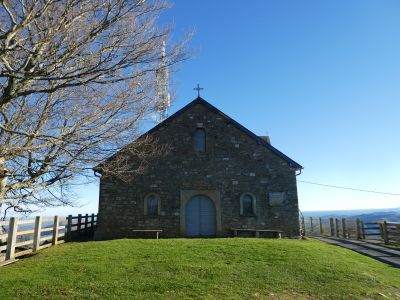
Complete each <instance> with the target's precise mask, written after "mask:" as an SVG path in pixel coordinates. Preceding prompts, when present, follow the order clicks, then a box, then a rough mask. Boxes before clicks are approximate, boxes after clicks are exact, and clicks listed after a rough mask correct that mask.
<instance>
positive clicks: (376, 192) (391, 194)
mask: <svg viewBox="0 0 400 300" xmlns="http://www.w3.org/2000/svg"><path fill="white" fill-rule="evenodd" d="M297 181H299V182H302V183H308V184H314V185H320V186H325V187H330V188H335V189H343V190H351V191H357V192H364V193H374V194H381V195H390V196H400V194H396V193H386V192H378V191H371V190H363V189H356V188H351V187H345V186H338V185H331V184H324V183H318V182H312V181H306V180H297Z"/></svg>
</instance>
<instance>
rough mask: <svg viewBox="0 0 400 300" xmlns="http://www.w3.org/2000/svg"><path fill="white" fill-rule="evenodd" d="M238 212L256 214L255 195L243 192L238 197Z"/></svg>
mask: <svg viewBox="0 0 400 300" xmlns="http://www.w3.org/2000/svg"><path fill="white" fill-rule="evenodd" d="M240 214H241V215H242V216H254V215H255V214H256V197H255V196H254V195H253V194H251V193H244V194H243V195H242V196H241V197H240Z"/></svg>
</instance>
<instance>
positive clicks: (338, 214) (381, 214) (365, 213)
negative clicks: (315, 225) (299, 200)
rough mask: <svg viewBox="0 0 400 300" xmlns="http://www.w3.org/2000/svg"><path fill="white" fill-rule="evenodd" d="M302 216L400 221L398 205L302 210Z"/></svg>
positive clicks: (368, 220)
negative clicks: (394, 206) (377, 207)
mask: <svg viewBox="0 0 400 300" xmlns="http://www.w3.org/2000/svg"><path fill="white" fill-rule="evenodd" d="M302 213H303V216H304V217H305V218H308V217H316V218H317V217H323V218H331V217H332V218H349V219H355V218H359V219H360V220H362V221H364V222H371V221H389V222H400V207H397V208H385V209H357V210H331V211H303V212H302Z"/></svg>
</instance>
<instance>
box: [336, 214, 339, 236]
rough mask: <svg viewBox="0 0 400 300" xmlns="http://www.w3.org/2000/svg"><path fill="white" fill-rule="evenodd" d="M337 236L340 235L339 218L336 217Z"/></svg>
mask: <svg viewBox="0 0 400 300" xmlns="http://www.w3.org/2000/svg"><path fill="white" fill-rule="evenodd" d="M335 228H336V237H339V232H340V230H339V219H338V218H335Z"/></svg>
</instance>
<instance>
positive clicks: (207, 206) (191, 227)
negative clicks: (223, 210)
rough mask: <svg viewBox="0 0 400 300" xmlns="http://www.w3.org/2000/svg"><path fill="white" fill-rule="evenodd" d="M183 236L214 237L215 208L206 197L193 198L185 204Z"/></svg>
mask: <svg viewBox="0 0 400 300" xmlns="http://www.w3.org/2000/svg"><path fill="white" fill-rule="evenodd" d="M185 218H186V220H185V236H187V237H212V236H215V233H216V229H215V207H214V203H213V202H212V201H211V200H210V199H209V198H208V197H206V196H194V197H193V198H192V199H190V200H189V202H188V203H187V204H186V209H185Z"/></svg>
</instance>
